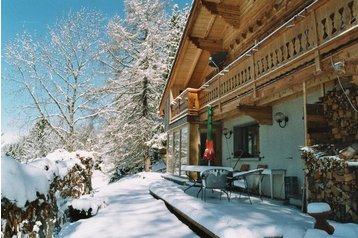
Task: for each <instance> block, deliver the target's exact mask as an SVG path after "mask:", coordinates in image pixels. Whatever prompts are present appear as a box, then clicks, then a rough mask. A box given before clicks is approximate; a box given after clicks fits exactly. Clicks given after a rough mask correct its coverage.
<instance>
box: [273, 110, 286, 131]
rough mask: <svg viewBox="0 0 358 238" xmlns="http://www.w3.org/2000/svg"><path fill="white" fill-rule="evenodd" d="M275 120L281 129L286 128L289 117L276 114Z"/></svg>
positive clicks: (280, 113) (279, 113)
mask: <svg viewBox="0 0 358 238" xmlns="http://www.w3.org/2000/svg"><path fill="white" fill-rule="evenodd" d="M273 118H274V120H275V121H276V122H277V123H278V125H279V126H280V127H281V128H284V127H285V126H286V123H287V122H288V117H287V116H286V115H285V114H283V113H282V112H276V113H275V115H274V116H273ZM281 123H282V124H281Z"/></svg>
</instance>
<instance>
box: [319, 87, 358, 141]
mask: <svg viewBox="0 0 358 238" xmlns="http://www.w3.org/2000/svg"><path fill="white" fill-rule="evenodd" d="M345 92H346V95H347V96H346V95H344V93H343V92H342V90H341V89H340V88H338V89H337V88H335V89H333V90H331V91H329V92H328V93H326V95H325V96H324V97H322V98H320V103H321V104H323V109H324V118H325V119H326V121H327V122H328V124H329V126H330V128H331V134H332V140H331V142H330V143H333V144H345V145H348V144H351V143H354V142H355V141H358V112H356V111H354V110H353V108H352V105H351V104H353V106H354V107H355V108H358V87H356V86H351V87H350V88H348V89H346V90H345ZM347 97H348V98H349V99H350V102H349V101H348V100H347Z"/></svg>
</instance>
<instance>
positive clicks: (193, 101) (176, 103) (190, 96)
mask: <svg viewBox="0 0 358 238" xmlns="http://www.w3.org/2000/svg"><path fill="white" fill-rule="evenodd" d="M199 91H200V90H199V89H194V88H187V89H185V90H184V91H183V92H182V93H181V94H180V95H179V96H178V97H176V98H175V99H174V100H173V101H172V103H171V110H172V111H171V113H172V119H177V118H180V117H181V116H183V115H194V116H197V115H198V109H199V108H200V106H199V99H198V92H199Z"/></svg>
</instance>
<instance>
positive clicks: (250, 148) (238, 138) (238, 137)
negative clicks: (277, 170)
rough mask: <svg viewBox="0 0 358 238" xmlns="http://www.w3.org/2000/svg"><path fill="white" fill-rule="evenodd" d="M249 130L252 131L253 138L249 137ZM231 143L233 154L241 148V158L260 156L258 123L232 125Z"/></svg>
mask: <svg viewBox="0 0 358 238" xmlns="http://www.w3.org/2000/svg"><path fill="white" fill-rule="evenodd" d="M250 132H254V138H253V139H251V140H250V138H249V136H250ZM250 141H251V142H250ZM233 143H234V145H233V149H234V155H235V154H237V153H236V152H237V151H239V150H243V151H244V154H243V156H242V158H245V159H257V158H260V125H259V124H258V123H249V124H244V125H237V126H234V127H233Z"/></svg>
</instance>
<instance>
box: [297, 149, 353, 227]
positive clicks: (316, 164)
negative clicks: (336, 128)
mask: <svg viewBox="0 0 358 238" xmlns="http://www.w3.org/2000/svg"><path fill="white" fill-rule="evenodd" d="M323 151H325V152H323ZM335 151H336V150H335V149H333V148H332V147H331V148H329V149H328V150H327V148H323V147H320V148H317V147H305V148H304V149H303V150H302V158H303V159H304V160H305V176H306V181H307V185H306V186H307V190H306V191H307V202H316V201H322V202H326V203H329V205H330V206H331V209H332V212H333V213H332V216H333V217H332V219H334V220H336V221H340V222H352V221H353V222H355V223H358V183H357V180H358V177H357V176H358V171H357V168H356V167H355V168H354V167H349V166H348V163H347V161H346V160H344V159H342V158H341V157H340V155H337V154H336V155H332V154H335ZM351 161H358V156H357V155H355V156H353V157H352V158H351Z"/></svg>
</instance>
